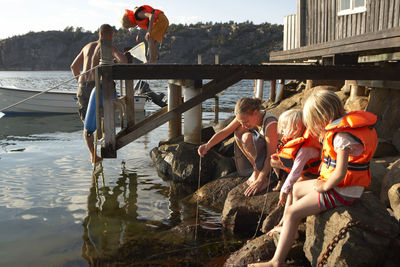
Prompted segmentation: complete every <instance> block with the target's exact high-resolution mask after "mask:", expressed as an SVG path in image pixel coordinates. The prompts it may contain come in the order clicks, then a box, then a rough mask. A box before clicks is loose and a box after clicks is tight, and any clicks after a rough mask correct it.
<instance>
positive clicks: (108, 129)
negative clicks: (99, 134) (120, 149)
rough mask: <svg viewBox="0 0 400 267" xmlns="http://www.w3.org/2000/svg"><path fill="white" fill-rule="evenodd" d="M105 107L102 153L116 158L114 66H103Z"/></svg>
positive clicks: (106, 156) (105, 156)
mask: <svg viewBox="0 0 400 267" xmlns="http://www.w3.org/2000/svg"><path fill="white" fill-rule="evenodd" d="M101 70H102V71H101V75H102V82H101V85H102V89H103V109H104V141H105V144H104V147H102V148H101V155H102V157H104V158H116V157H117V150H116V147H115V114H114V103H113V100H114V93H115V88H114V81H113V79H112V66H103V67H102V68H101Z"/></svg>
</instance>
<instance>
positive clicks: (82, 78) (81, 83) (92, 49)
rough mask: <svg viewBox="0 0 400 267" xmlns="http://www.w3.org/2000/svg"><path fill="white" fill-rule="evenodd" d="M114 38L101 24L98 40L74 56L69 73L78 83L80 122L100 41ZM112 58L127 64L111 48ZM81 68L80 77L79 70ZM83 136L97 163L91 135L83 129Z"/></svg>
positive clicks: (89, 89)
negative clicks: (70, 72)
mask: <svg viewBox="0 0 400 267" xmlns="http://www.w3.org/2000/svg"><path fill="white" fill-rule="evenodd" d="M113 37H114V31H113V28H112V27H111V26H110V25H108V24H103V25H101V26H100V28H99V40H97V41H95V42H90V43H88V44H87V45H85V46H84V47H83V48H82V50H81V52H80V53H79V54H78V55H77V56H76V58H75V59H74V61H73V62H72V64H71V71H72V73H73V75H74V76H75V77H76V80H77V81H78V92H77V93H76V96H77V98H78V104H79V111H78V113H79V116H80V118H81V120H82V122H84V121H85V117H86V110H87V107H88V103H89V97H90V93H91V92H92V89H93V88H94V86H95V78H94V76H95V71H94V70H92V71H89V72H87V71H88V70H90V69H92V68H94V67H96V66H97V65H99V62H100V57H101V56H100V40H110V39H111V40H112V39H113ZM112 54H113V57H114V58H116V60H117V62H119V63H127V59H126V57H125V56H124V55H123V54H122V53H120V52H119V51H118V49H117V48H116V47H114V46H112ZM81 68H82V73H83V74H82V75H80V74H81V71H80V69H81ZM83 136H84V139H85V141H86V145H87V147H88V149H89V151H90V156H91V160H92V163H94V162H95V158H96V162H99V160H100V158H99V157H97V156H96V155H95V151H94V145H93V141H94V138H93V133H88V132H87V131H86V130H85V129H84V131H83Z"/></svg>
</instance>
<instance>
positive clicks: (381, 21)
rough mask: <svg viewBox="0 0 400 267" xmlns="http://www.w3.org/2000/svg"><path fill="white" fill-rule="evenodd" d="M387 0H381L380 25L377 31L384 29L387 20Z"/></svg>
mask: <svg viewBox="0 0 400 267" xmlns="http://www.w3.org/2000/svg"><path fill="white" fill-rule="evenodd" d="M386 1H387V0H381V1H380V4H379V25H378V29H377V31H381V30H383V24H384V20H385V16H384V10H385V2H386Z"/></svg>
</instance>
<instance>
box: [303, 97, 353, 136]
mask: <svg viewBox="0 0 400 267" xmlns="http://www.w3.org/2000/svg"><path fill="white" fill-rule="evenodd" d="M345 114H346V111H345V109H344V107H343V104H342V102H341V101H340V99H339V97H338V96H337V95H336V94H335V93H334V92H332V91H328V90H318V91H315V92H313V93H312V94H311V95H310V96H309V97H308V98H307V100H306V102H305V104H304V107H303V119H304V124H305V126H306V127H307V128H308V129H309V130H310V132H311V134H313V135H314V136H319V135H320V134H321V132H322V131H323V130H324V129H325V127H326V126H327V125H328V124H329V123H331V122H332V121H334V120H336V119H338V118H340V117H343V116H344V115H345Z"/></svg>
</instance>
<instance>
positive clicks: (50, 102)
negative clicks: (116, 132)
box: [0, 87, 146, 114]
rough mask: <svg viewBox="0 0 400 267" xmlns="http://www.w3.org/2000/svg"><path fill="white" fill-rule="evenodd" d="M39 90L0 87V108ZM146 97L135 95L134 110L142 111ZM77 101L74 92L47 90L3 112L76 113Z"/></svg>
mask: <svg viewBox="0 0 400 267" xmlns="http://www.w3.org/2000/svg"><path fill="white" fill-rule="evenodd" d="M40 92H41V91H40V90H34V89H19V88H8V87H0V109H2V108H5V107H7V106H9V105H11V104H14V103H17V102H19V101H22V100H24V99H27V98H28V97H31V96H33V95H35V94H37V93H40ZM145 102H146V97H144V96H135V112H141V111H144V105H145ZM78 108H79V106H78V103H77V97H76V93H75V92H67V91H49V92H46V93H44V94H41V95H39V96H37V97H34V98H32V99H30V100H28V101H26V102H24V103H21V104H18V105H17V106H15V107H12V108H10V109H7V110H4V111H3V112H4V113H61V114H63V113H64V114H65V113H76V112H78Z"/></svg>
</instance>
